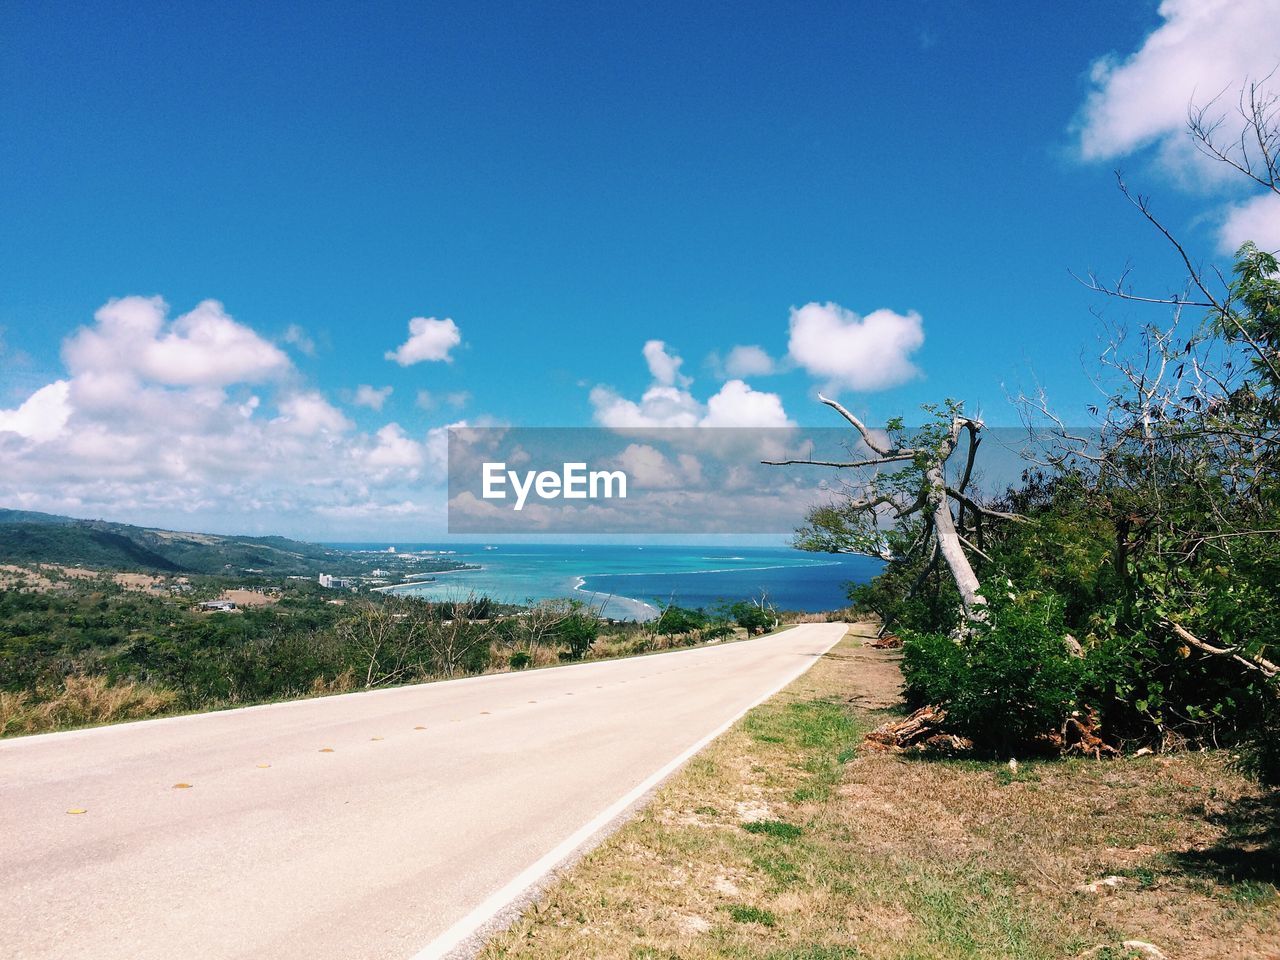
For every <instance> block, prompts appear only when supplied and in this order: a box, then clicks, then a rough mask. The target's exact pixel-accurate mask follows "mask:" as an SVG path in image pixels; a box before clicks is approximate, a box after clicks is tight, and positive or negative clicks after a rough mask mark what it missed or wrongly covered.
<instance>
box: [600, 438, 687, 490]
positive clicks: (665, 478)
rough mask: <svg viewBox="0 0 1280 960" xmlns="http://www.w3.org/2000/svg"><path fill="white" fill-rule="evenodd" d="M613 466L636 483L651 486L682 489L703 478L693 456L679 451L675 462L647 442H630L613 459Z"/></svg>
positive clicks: (652, 487) (659, 488)
mask: <svg viewBox="0 0 1280 960" xmlns="http://www.w3.org/2000/svg"><path fill="white" fill-rule="evenodd" d="M614 466H617V467H619V468H620V469H622V470H623V471H625V472H626V474H627V477H628V478H630V479H631V480H632V481H633V482H634V483H636V484H638V485H639V486H642V487H646V488H648V489H653V490H665V489H677V488H679V489H683V488H685V487H687V486H688V485H689V484H690V483H691V482H693V483H697V482H700V481H701V479H702V468H701V464H699V462H698V459H697V458H696V457H693V456H690V455H688V454H683V455H681V457H680V459H679V460H678V461H676V462H673V461H672V460H670V459H668V457H667V456H666V455H665V454H664V453H663V452H662V451H661V450H659V449H657V448H656V447H654V446H651V445H650V444H647V443H632V444H629V445H628V446H627V447H626V448H625V449H624V450H623V451H622V452H621V453H620V454H618V456H617V457H616V458H615V459H614Z"/></svg>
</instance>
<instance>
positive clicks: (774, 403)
mask: <svg viewBox="0 0 1280 960" xmlns="http://www.w3.org/2000/svg"><path fill="white" fill-rule="evenodd" d="M655 345H656V346H655ZM644 357H645V360H646V361H647V363H648V365H649V372H650V374H652V375H653V378H654V380H655V381H656V382H655V383H653V384H652V385H651V386H650V387H649V388H648V389H647V390H645V392H644V393H643V394H641V396H640V399H639V401H636V400H629V399H627V398H626V397H624V396H622V395H620V394H619V393H618V392H617V391H616V390H614V389H613V388H612V387H606V386H597V387H594V388H592V390H591V394H590V401H591V406H592V409H593V411H594V416H595V421H596V423H598V424H600V425H601V426H602V427H610V428H612V429H615V430H633V429H643V428H649V427H700V426H701V427H728V426H733V427H779V426H790V425H791V421H790V420H788V419H787V415H786V412H785V411H784V410H783V407H782V399H781V398H780V397H779V396H778V395H777V394H776V393H762V392H760V391H757V390H753V389H751V387H749V386H747V384H745V383H743V382H742V381H741V380H730V381H729V382H727V383H725V384H724V385H723V386H722V387H721V388H720V390H719V392H718V393H716V394H715V395H713V396H712V397H711V398H710V399H708V400H707V402H706V403H703V402H702V401H700V400H698V399H697V398H696V397H694V395H693V394H692V393H690V392H689V390H688V389H687V387H688V385H689V384H690V383H692V381H691V380H690V379H689V378H688V377H683V376H680V374H679V369H680V364H681V363H682V362H683V361H682V360H681V359H680V357H677V356H674V355H673V354H670V353H669V352H667V349H666V345H665V344H664V343H663V342H662V341H661V340H650V341H649V342H648V343H646V344H645V347H644ZM655 358H656V359H655ZM677 384H679V385H677Z"/></svg>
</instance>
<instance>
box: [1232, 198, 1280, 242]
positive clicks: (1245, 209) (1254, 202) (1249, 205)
mask: <svg viewBox="0 0 1280 960" xmlns="http://www.w3.org/2000/svg"><path fill="white" fill-rule="evenodd" d="M1246 240H1252V241H1253V242H1254V243H1256V244H1257V245H1258V246H1259V247H1261V248H1262V249H1263V250H1277V249H1280V196H1277V195H1276V194H1274V193H1262V194H1259V195H1258V196H1256V197H1254V198H1252V199H1251V200H1247V201H1245V202H1244V203H1239V204H1235V205H1233V206H1231V207H1228V208H1227V212H1226V216H1225V217H1224V219H1223V221H1222V227H1221V229H1220V230H1219V233H1218V241H1219V246H1220V247H1221V248H1222V250H1223V252H1224V253H1233V252H1234V251H1236V250H1238V249H1240V245H1241V244H1242V243H1244V242H1245V241H1246Z"/></svg>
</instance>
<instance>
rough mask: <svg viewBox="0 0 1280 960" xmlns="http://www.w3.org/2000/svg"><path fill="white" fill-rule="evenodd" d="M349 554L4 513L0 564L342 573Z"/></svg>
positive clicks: (282, 542) (280, 542)
mask: <svg viewBox="0 0 1280 960" xmlns="http://www.w3.org/2000/svg"><path fill="white" fill-rule="evenodd" d="M349 559H350V558H349V557H348V555H347V554H345V553H344V552H343V551H340V550H333V549H330V548H328V547H323V546H320V545H318V544H314V543H303V542H301V541H298V540H289V539H287V538H285V537H228V536H219V535H215V534H207V533H189V532H182V531H174V530H153V529H149V528H146V527H135V526H131V525H130V524H127V523H110V522H107V521H105V520H77V519H75V518H73V517H63V516H57V515H55V514H49V513H35V512H32V511H26V510H3V509H0V562H7V563H57V564H65V565H68V566H80V567H95V568H110V569H114V570H147V571H159V572H165V573H206V574H216V573H224V572H231V571H234V572H236V573H239V572H242V571H244V570H246V569H253V570H261V571H263V572H265V573H276V574H311V573H318V572H320V571H321V570H324V571H327V572H341V568H342V567H344V566H347V565H349Z"/></svg>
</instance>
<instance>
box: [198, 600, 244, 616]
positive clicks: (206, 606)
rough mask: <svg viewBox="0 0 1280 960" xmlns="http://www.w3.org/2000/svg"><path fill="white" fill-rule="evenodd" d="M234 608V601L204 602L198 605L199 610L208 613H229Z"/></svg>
mask: <svg viewBox="0 0 1280 960" xmlns="http://www.w3.org/2000/svg"><path fill="white" fill-rule="evenodd" d="M235 608H236V604H235V601H234V600H206V601H205V602H204V603H202V604H200V609H201V610H208V611H210V612H221V613H229V612H230V611H232V610H234V609H235Z"/></svg>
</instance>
